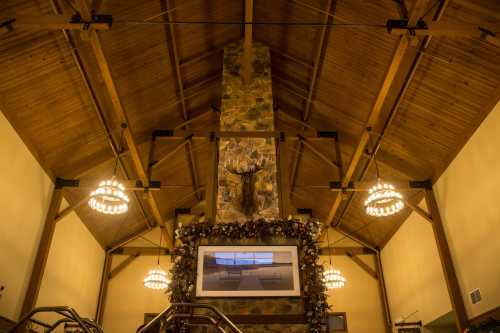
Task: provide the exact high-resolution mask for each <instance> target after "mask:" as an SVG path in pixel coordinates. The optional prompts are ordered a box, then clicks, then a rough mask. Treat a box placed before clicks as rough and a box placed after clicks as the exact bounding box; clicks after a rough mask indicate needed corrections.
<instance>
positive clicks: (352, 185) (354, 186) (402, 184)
mask: <svg viewBox="0 0 500 333" xmlns="http://www.w3.org/2000/svg"><path fill="white" fill-rule="evenodd" d="M387 182H389V183H391V184H392V185H394V187H395V188H396V189H397V190H399V191H411V190H421V189H426V188H429V187H430V186H431V185H432V184H431V182H430V180H422V181H420V180H390V179H387ZM375 184H376V182H375V181H359V182H349V183H348V184H347V186H342V182H338V181H333V182H330V190H331V191H334V192H367V191H369V190H370V188H371V187H372V186H373V185H375Z"/></svg>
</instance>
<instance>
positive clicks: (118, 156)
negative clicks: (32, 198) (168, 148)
mask: <svg viewBox="0 0 500 333" xmlns="http://www.w3.org/2000/svg"><path fill="white" fill-rule="evenodd" d="M50 2H51V6H52V10H53V11H54V13H56V14H58V15H59V14H60V13H61V10H60V6H59V4H58V2H57V1H56V0H51V1H50ZM85 8H86V7H85ZM91 8H92V7H91ZM61 32H62V34H63V36H64V39H65V40H66V42H67V43H68V45H69V48H70V49H71V56H72V58H73V61H74V63H75V66H76V68H77V69H78V72H79V74H80V77H81V78H82V82H83V85H84V87H85V90H86V91H87V94H88V96H89V100H90V104H91V105H92V108H93V109H94V111H95V113H96V116H97V119H98V120H99V123H100V125H101V127H102V129H103V130H104V132H105V133H106V140H107V142H108V144H109V147H110V149H111V151H112V153H113V155H114V157H115V158H116V159H117V160H118V166H119V167H120V169H121V171H122V173H123V175H124V176H125V178H126V179H130V176H129V173H128V171H127V169H126V167H125V165H124V163H123V161H122V159H121V153H122V152H119V151H118V147H117V144H116V143H115V141H114V139H113V136H112V134H111V130H110V128H109V126H108V124H107V122H106V119H105V117H104V112H103V110H102V109H101V106H100V104H99V102H98V100H97V96H96V93H95V91H94V89H93V88H92V86H91V84H90V79H89V76H88V73H87V72H86V71H85V69H84V67H83V62H82V59H81V57H80V53H79V52H78V48H77V46H76V44H75V42H74V40H73V38H72V37H71V36H70V35H69V34H68V32H67V31H65V30H61ZM100 165H101V164H99V166H100ZM89 170H93V168H90V169H89ZM87 172H88V171H87ZM80 177H81V175H79V176H78V177H77V178H80ZM134 196H135V198H136V200H137V202H138V204H139V208H140V212H141V214H142V216H143V217H144V221H145V223H146V225H147V227H148V228H150V227H151V226H150V221H149V217H148V215H147V214H146V212H145V209H144V206H143V205H142V203H141V201H140V200H139V198H138V196H137V194H136V193H134Z"/></svg>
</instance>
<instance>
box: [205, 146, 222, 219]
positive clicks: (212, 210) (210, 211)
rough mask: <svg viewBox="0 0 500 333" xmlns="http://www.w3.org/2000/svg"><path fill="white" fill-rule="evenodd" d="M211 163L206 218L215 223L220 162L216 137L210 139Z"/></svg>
mask: <svg viewBox="0 0 500 333" xmlns="http://www.w3.org/2000/svg"><path fill="white" fill-rule="evenodd" d="M208 158H209V161H208V163H209V164H208V172H207V177H208V179H207V189H206V191H205V216H206V218H207V220H208V221H209V222H211V223H215V218H216V213H217V176H218V162H219V146H218V140H217V138H215V137H212V138H210V146H209V157H208Z"/></svg>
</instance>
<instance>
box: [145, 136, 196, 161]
mask: <svg viewBox="0 0 500 333" xmlns="http://www.w3.org/2000/svg"><path fill="white" fill-rule="evenodd" d="M155 141H156V140H155ZM187 144H188V140H187V139H186V140H183V141H182V142H180V143H179V144H177V146H175V147H174V148H173V149H172V150H170V151H169V152H167V153H165V155H163V156H162V157H161V158H160V159H159V160H155V161H153V164H152V167H155V168H157V167H158V166H159V165H160V164H162V163H163V162H165V161H167V160H168V159H169V158H170V157H172V156H174V155H175V154H176V153H177V152H178V151H179V150H180V149H181V148H182V147H184V146H186V145H187Z"/></svg>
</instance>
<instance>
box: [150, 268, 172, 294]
mask: <svg viewBox="0 0 500 333" xmlns="http://www.w3.org/2000/svg"><path fill="white" fill-rule="evenodd" d="M169 283H170V281H169V280H168V278H167V273H166V272H165V271H164V270H163V269H162V268H161V267H160V265H158V266H157V267H156V268H155V269H152V270H150V271H149V272H148V274H147V275H146V277H145V278H144V287H146V288H149V289H153V290H164V289H166V288H167V287H168V284H169Z"/></svg>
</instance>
